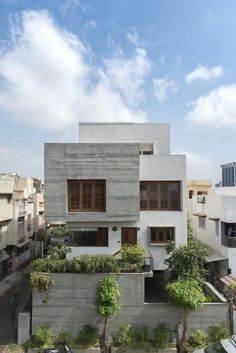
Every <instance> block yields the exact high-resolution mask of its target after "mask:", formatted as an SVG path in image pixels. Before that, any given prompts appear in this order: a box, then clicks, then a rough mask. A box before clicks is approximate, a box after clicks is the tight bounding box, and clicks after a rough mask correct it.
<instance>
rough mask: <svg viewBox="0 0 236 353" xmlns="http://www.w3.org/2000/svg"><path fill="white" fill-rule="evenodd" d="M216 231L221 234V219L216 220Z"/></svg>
mask: <svg viewBox="0 0 236 353" xmlns="http://www.w3.org/2000/svg"><path fill="white" fill-rule="evenodd" d="M215 233H216V235H219V234H220V222H219V221H215Z"/></svg>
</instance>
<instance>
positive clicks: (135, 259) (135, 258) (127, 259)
mask: <svg viewBox="0 0 236 353" xmlns="http://www.w3.org/2000/svg"><path fill="white" fill-rule="evenodd" d="M144 253H145V249H144V248H143V247H142V246H141V245H139V244H136V245H123V246H122V247H121V260H122V263H123V265H124V267H125V268H128V269H129V267H130V269H131V270H135V271H137V272H138V271H141V269H142V265H143V256H144Z"/></svg>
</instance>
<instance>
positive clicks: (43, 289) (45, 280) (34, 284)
mask: <svg viewBox="0 0 236 353" xmlns="http://www.w3.org/2000/svg"><path fill="white" fill-rule="evenodd" d="M53 284H54V281H53V279H52V278H51V277H49V276H47V275H46V274H45V273H41V272H31V274H30V285H31V288H33V289H35V290H37V291H38V292H39V293H44V298H43V303H48V293H49V290H50V288H51V286H52V285H53Z"/></svg>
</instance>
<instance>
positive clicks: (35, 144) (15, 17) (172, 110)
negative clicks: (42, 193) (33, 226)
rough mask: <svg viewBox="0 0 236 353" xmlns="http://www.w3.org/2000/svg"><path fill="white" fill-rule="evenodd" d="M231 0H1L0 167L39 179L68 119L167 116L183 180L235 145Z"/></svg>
mask: <svg viewBox="0 0 236 353" xmlns="http://www.w3.org/2000/svg"><path fill="white" fill-rule="evenodd" d="M235 18H236V4H235V0H232V1H231V0H228V1H227V2H222V1H220V0H211V1H210V0H205V1H194V0H178V1H173V0H162V1H160V0H99V1H98V0H96V1H95V0H94V1H92V0H90V1H89V0H51V1H45V0H37V1H30V0H0V119H1V125H0V126H1V128H0V165H1V168H0V171H1V172H3V173H4V172H19V173H21V174H22V175H28V176H38V177H41V178H43V144H44V142H76V141H77V135H78V132H77V122H78V121H137V122H163V123H164V122H169V123H170V124H171V138H172V139H171V150H172V153H186V154H187V161H188V164H187V165H188V177H189V178H211V179H213V181H218V180H220V164H221V163H227V162H230V161H235V160H236V157H235V151H236V138H235V132H236V66H235V63H236V50H235V33H236V21H235Z"/></svg>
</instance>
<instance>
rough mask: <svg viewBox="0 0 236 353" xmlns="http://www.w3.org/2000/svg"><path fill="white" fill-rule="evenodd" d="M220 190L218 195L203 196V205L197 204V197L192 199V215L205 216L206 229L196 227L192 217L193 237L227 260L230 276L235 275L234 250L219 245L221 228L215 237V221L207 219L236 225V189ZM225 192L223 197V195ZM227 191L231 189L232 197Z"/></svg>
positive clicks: (195, 219)
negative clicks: (230, 271) (216, 219)
mask: <svg viewBox="0 0 236 353" xmlns="http://www.w3.org/2000/svg"><path fill="white" fill-rule="evenodd" d="M217 189H221V190H220V192H219V193H217V194H214V195H211V196H205V203H198V202H197V197H193V199H192V202H191V200H190V204H191V208H190V209H191V210H192V214H194V213H200V214H205V215H206V216H207V217H206V227H205V228H199V227H198V217H197V216H192V221H193V235H194V237H196V238H197V239H199V240H200V241H201V242H203V243H204V244H207V245H208V246H209V247H210V248H211V249H213V250H215V251H216V252H218V253H219V254H220V255H222V256H224V257H226V258H228V260H229V268H231V270H232V274H233V275H236V248H228V247H226V246H223V245H222V244H221V226H220V227H219V229H220V232H219V235H216V230H215V221H212V220H210V219H209V218H219V219H220V222H226V223H236V194H235V195H234V193H235V190H236V188H217ZM223 189H228V190H225V195H224V194H223V191H224V190H223ZM229 189H233V190H232V191H233V192H232V194H233V195H232V194H231V195H232V196H229V191H230V190H229Z"/></svg>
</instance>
